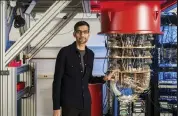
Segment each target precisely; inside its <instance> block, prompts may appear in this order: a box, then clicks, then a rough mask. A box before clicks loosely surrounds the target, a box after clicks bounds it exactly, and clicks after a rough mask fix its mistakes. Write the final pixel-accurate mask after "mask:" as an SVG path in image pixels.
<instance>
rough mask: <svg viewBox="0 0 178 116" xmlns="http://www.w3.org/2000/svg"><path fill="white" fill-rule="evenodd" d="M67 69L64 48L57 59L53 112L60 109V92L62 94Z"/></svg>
mask: <svg viewBox="0 0 178 116" xmlns="http://www.w3.org/2000/svg"><path fill="white" fill-rule="evenodd" d="M64 68H65V53H64V49H63V48H62V49H61V50H60V51H59V53H58V55H57V58H56V65H55V72H54V80H53V91H52V92H53V93H52V98H53V110H59V109H60V92H61V80H62V77H63V74H64Z"/></svg>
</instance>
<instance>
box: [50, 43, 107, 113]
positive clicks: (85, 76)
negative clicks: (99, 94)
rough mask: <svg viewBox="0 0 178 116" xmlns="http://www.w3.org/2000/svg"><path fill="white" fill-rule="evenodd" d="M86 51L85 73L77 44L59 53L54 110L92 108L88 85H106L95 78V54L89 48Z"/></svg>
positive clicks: (54, 87)
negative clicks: (61, 108)
mask: <svg viewBox="0 0 178 116" xmlns="http://www.w3.org/2000/svg"><path fill="white" fill-rule="evenodd" d="M85 50H86V52H85V55H84V63H85V71H83V70H82V64H81V58H80V53H79V52H78V50H77V47H76V42H74V43H73V44H71V45H69V46H66V47H63V48H62V49H61V50H60V51H59V53H58V55H57V59H56V66H55V73H54V81H53V94H52V97H53V109H54V110H57V109H60V106H62V107H63V106H65V107H73V108H79V109H83V108H86V107H90V104H91V96H90V92H89V89H88V83H104V80H103V78H93V76H92V70H93V62H94V53H93V51H91V50H90V49H89V48H87V47H86V49H85Z"/></svg>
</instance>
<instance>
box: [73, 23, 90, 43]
mask: <svg viewBox="0 0 178 116" xmlns="http://www.w3.org/2000/svg"><path fill="white" fill-rule="evenodd" d="M89 35H90V34H89V29H88V26H86V25H83V26H79V27H78V29H77V30H76V31H75V32H74V37H75V38H76V42H77V43H79V44H86V43H87V41H88V39H89Z"/></svg>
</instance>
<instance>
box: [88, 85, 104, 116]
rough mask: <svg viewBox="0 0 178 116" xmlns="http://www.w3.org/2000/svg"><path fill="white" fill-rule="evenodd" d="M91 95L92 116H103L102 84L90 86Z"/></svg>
mask: <svg viewBox="0 0 178 116" xmlns="http://www.w3.org/2000/svg"><path fill="white" fill-rule="evenodd" d="M89 90H90V94H91V102H92V104H91V116H103V105H102V84H89Z"/></svg>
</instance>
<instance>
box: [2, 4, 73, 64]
mask: <svg viewBox="0 0 178 116" xmlns="http://www.w3.org/2000/svg"><path fill="white" fill-rule="evenodd" d="M70 2H71V1H56V2H55V3H54V4H53V5H52V6H51V7H50V8H49V9H48V10H47V11H46V12H45V13H44V16H43V17H42V19H40V20H38V21H37V23H36V25H34V26H33V27H31V28H29V29H28V30H27V31H26V32H25V33H24V34H23V35H22V36H21V37H20V38H19V39H18V40H17V41H16V42H15V43H14V44H13V46H11V48H9V49H8V51H7V52H6V54H5V65H7V64H8V63H9V62H10V61H11V60H12V59H14V58H15V56H17V55H18V54H19V53H20V51H22V50H23V49H24V48H25V47H26V46H27V45H28V44H29V43H30V42H31V41H32V40H34V39H35V37H36V36H37V35H39V34H40V32H41V31H42V30H43V29H44V28H45V27H46V26H47V25H48V24H49V23H50V22H51V21H52V20H53V18H55V17H56V16H57V15H58V14H59V12H60V11H61V10H63V9H64V8H65V7H66V6H67V5H68V4H69V3H70Z"/></svg>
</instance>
